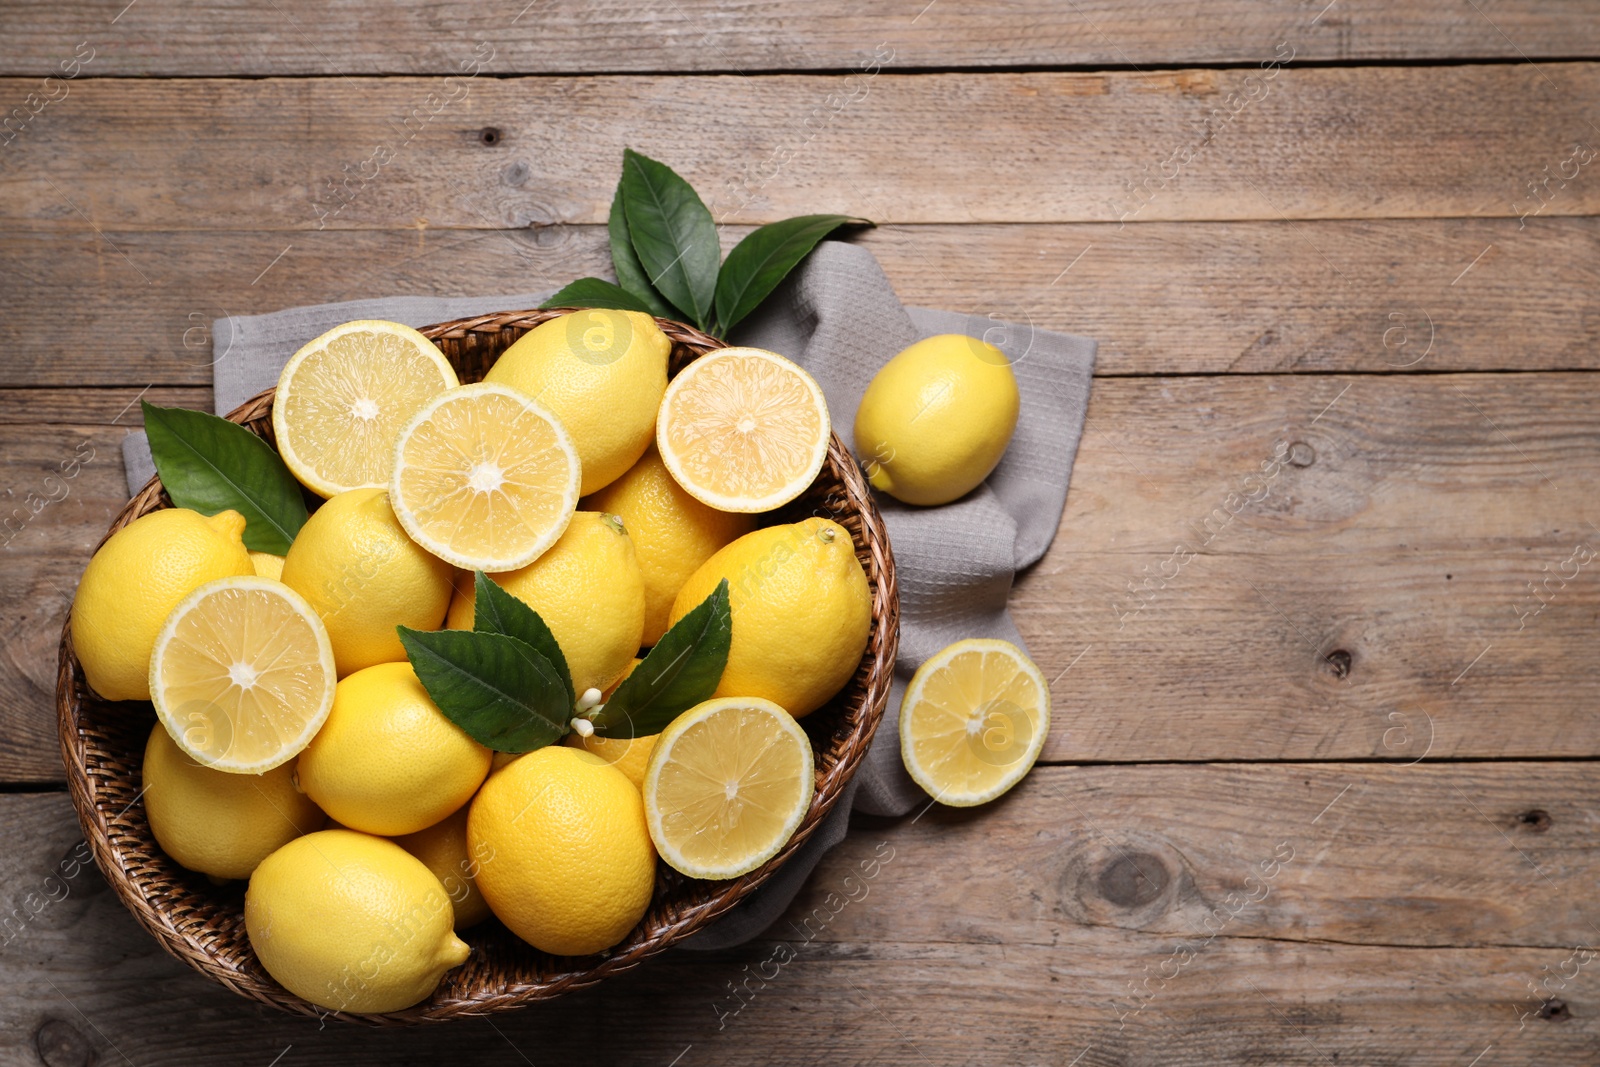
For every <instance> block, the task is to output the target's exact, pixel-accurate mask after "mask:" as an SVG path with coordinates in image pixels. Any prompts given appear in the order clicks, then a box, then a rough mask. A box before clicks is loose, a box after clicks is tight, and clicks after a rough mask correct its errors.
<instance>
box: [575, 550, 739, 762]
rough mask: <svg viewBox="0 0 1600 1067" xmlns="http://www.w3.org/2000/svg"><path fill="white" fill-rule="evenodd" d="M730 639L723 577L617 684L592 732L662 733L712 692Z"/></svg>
mask: <svg viewBox="0 0 1600 1067" xmlns="http://www.w3.org/2000/svg"><path fill="white" fill-rule="evenodd" d="M732 639H733V613H732V611H731V610H730V609H729V607H728V580H727V579H726V578H724V579H723V580H722V581H720V582H718V583H717V588H716V589H715V590H713V591H712V593H711V595H710V596H708V597H706V598H705V599H704V600H702V601H701V602H700V604H699V606H698V607H696V608H695V609H694V610H693V611H691V612H689V613H688V614H687V615H685V616H684V617H683V618H681V619H679V620H678V621H677V622H676V623H675V624H674V625H673V627H672V629H670V630H668V631H667V632H666V633H665V634H663V635H662V637H661V640H659V641H657V642H656V647H655V648H652V649H651V650H650V654H649V655H648V656H646V657H645V658H644V662H642V663H640V664H639V665H638V666H637V667H635V668H634V669H633V673H632V674H630V675H628V677H627V678H625V679H623V682H622V684H621V685H619V686H617V690H616V692H614V693H612V694H611V699H610V700H608V701H606V703H605V706H604V707H603V708H601V709H600V711H599V713H598V714H596V715H595V716H594V719H593V722H594V729H595V733H597V734H600V735H601V736H603V737H649V736H650V735H651V734H658V733H660V732H661V731H662V730H665V729H666V728H667V726H668V724H670V723H671V722H672V720H673V719H676V718H677V717H678V716H679V715H682V714H683V713H684V712H686V711H688V710H689V709H690V708H692V707H694V706H695V705H696V704H698V703H700V702H701V701H702V700H707V699H710V697H711V694H712V693H714V692H716V689H717V683H718V682H720V681H722V669H723V668H724V667H726V666H727V665H728V644H729V642H730V641H731V640H732Z"/></svg>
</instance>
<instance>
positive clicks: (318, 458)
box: [272, 319, 460, 497]
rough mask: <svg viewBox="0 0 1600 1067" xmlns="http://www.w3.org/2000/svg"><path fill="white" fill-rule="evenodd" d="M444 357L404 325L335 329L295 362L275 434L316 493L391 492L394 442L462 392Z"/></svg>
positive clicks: (288, 368) (276, 401)
mask: <svg viewBox="0 0 1600 1067" xmlns="http://www.w3.org/2000/svg"><path fill="white" fill-rule="evenodd" d="M459 384H460V382H459V381H458V380H457V378H456V372H455V370H454V369H453V368H452V367H451V366H450V363H449V361H448V360H446V359H445V358H444V354H443V353H442V352H440V351H439V349H438V348H437V347H436V346H435V345H434V343H433V342H432V341H430V340H428V339H427V338H426V337H424V336H422V334H420V333H418V332H417V331H416V330H413V329H412V328H411V327H409V326H402V325H401V324H400V323H398V322H383V321H382V320H379V319H358V320H357V321H355V322H347V323H345V324H344V325H343V326H335V327H334V328H333V329H331V330H329V331H328V332H327V333H325V334H323V335H322V336H321V337H318V338H317V339H316V340H314V341H310V342H308V343H307V344H306V345H304V346H303V347H302V348H301V349H300V351H298V352H296V353H295V354H294V355H293V356H291V357H289V362H288V363H287V364H285V365H284V368H283V373H282V374H280V375H279V376H278V391H277V394H276V395H275V396H274V397H273V399H272V432H273V433H274V434H275V435H276V436H277V439H278V453H279V454H280V455H281V456H283V461H284V463H286V464H288V467H289V470H290V471H292V472H293V473H294V476H295V477H296V478H298V479H300V481H301V483H302V484H304V485H306V486H308V487H309V488H310V489H311V490H312V492H315V493H318V494H320V495H322V496H325V497H329V496H333V495H334V494H336V493H342V492H344V491H345V490H347V489H379V488H383V487H385V486H387V485H388V484H389V475H390V473H391V472H392V470H393V464H394V439H395V436H396V435H397V434H398V433H399V432H400V428H401V427H402V426H404V425H405V424H406V422H407V421H408V420H409V419H410V418H411V416H413V415H415V414H416V413H417V409H418V408H420V407H422V405H423V404H424V403H425V402H426V401H427V400H428V398H429V397H431V396H434V395H436V394H438V393H441V392H443V391H444V390H446V389H452V388H454V387H455V386H457V385H459Z"/></svg>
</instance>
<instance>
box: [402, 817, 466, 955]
mask: <svg viewBox="0 0 1600 1067" xmlns="http://www.w3.org/2000/svg"><path fill="white" fill-rule="evenodd" d="M394 843H395V844H397V845H399V846H400V847H401V848H403V849H405V850H406V851H407V852H409V853H411V854H412V855H413V856H415V857H417V859H419V860H421V861H422V862H423V864H424V865H426V866H427V868H428V870H430V871H432V872H433V876H434V877H435V878H437V879H439V884H440V885H442V886H444V891H445V892H446V893H448V894H449V895H450V903H451V905H452V906H453V907H454V908H455V914H456V922H455V927H456V929H457V930H465V929H466V928H467V927H469V926H474V925H476V924H478V923H481V922H482V921H483V920H485V919H487V918H488V917H489V902H488V901H486V900H484V899H483V894H482V893H480V892H479V891H478V863H477V861H476V860H474V859H473V858H472V854H471V853H470V852H469V851H468V848H467V809H466V808H465V807H463V808H461V809H460V810H459V811H457V812H456V813H455V814H454V815H451V816H449V817H448V818H446V819H443V820H441V821H439V822H436V823H434V824H433V825H432V826H430V827H428V828H427V829H426V830H418V831H417V832H416V833H414V834H406V835H405V836H404V837H397V838H395V839H394Z"/></svg>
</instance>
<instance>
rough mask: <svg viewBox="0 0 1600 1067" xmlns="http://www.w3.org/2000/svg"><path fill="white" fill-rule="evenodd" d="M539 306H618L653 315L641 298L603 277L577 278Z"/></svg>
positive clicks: (622, 308) (624, 309) (625, 309)
mask: <svg viewBox="0 0 1600 1067" xmlns="http://www.w3.org/2000/svg"><path fill="white" fill-rule="evenodd" d="M539 306H540V307H541V308H619V309H621V310H622V311H642V312H644V313H645V314H646V315H654V314H655V312H654V311H651V310H650V308H649V307H648V306H646V305H645V302H644V301H643V300H640V299H639V298H638V297H636V296H634V295H633V294H632V293H630V292H628V291H627V290H626V289H623V288H621V287H620V286H616V285H613V284H611V283H610V282H608V281H606V280H605V279H604V278H579V279H578V280H577V281H575V282H573V283H572V284H571V285H569V286H567V287H566V288H564V289H562V290H561V291H560V292H559V293H556V294H555V295H554V296H552V297H551V298H550V299H549V300H546V301H545V302H544V303H542V304H540V305H539Z"/></svg>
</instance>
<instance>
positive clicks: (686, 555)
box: [578, 445, 756, 646]
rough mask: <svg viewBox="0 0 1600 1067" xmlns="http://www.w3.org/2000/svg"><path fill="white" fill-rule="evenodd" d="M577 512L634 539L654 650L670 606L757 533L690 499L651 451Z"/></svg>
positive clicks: (646, 640) (645, 640)
mask: <svg viewBox="0 0 1600 1067" xmlns="http://www.w3.org/2000/svg"><path fill="white" fill-rule="evenodd" d="M578 506H579V507H583V508H588V509H589V510H591V511H605V512H610V513H611V514H613V515H616V516H617V517H619V518H620V519H622V521H623V523H624V524H625V525H626V526H627V528H628V535H629V536H630V537H632V538H633V547H634V551H635V552H636V553H637V554H638V557H639V573H640V574H641V575H643V577H644V634H643V636H642V638H641V639H640V642H639V643H640V644H641V645H645V646H652V645H654V644H655V643H656V642H657V641H659V640H661V635H662V634H664V633H666V632H667V617H668V616H669V615H671V614H672V601H673V598H675V597H676V596H677V595H678V590H679V589H682V588H683V583H684V582H685V581H687V580H688V578H689V575H691V574H693V573H694V572H695V571H696V570H697V569H698V568H699V566H700V564H702V563H704V562H705V561H706V560H708V559H710V558H711V556H712V555H713V554H714V553H715V552H716V551H717V549H719V548H721V547H722V546H723V545H725V544H727V543H728V542H730V541H732V540H734V539H735V538H738V537H742V536H743V535H745V534H747V533H749V532H750V531H751V530H753V529H755V525H756V523H755V516H753V515H741V514H735V513H733V512H731V511H718V510H717V509H716V508H713V507H709V506H707V505H705V504H702V503H701V502H700V501H698V500H696V499H695V498H694V497H692V496H690V495H689V493H688V492H687V491H686V490H685V489H684V488H683V487H682V486H680V485H679V484H678V482H677V479H675V478H673V477H672V475H671V474H670V473H669V472H668V471H667V465H666V464H665V463H663V462H662V461H661V453H660V452H658V451H656V449H655V447H654V446H653V445H652V446H651V448H650V449H649V451H647V452H646V453H645V454H644V457H643V458H642V459H640V460H639V462H637V463H635V464H634V465H633V466H632V467H630V468H628V472H627V473H626V474H624V475H623V476H622V477H620V478H618V479H617V480H616V481H614V482H612V483H611V484H610V485H608V486H606V487H605V488H604V489H602V490H600V492H598V493H596V494H595V495H594V496H592V497H589V498H588V499H586V500H584V501H582V502H581V503H580V504H579V505H578Z"/></svg>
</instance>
